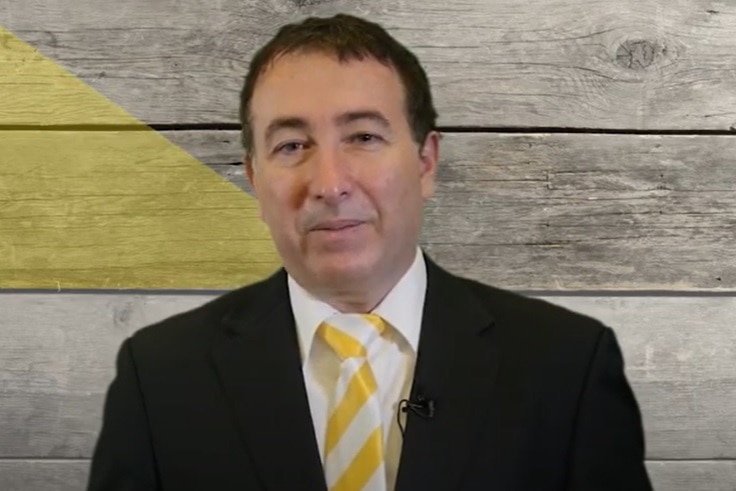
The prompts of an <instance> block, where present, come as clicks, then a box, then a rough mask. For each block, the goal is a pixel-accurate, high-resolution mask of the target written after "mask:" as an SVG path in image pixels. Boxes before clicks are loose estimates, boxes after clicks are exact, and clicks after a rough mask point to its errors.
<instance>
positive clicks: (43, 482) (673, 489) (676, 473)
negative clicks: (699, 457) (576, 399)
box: [0, 459, 736, 491]
mask: <svg viewBox="0 0 736 491" xmlns="http://www.w3.org/2000/svg"><path fill="white" fill-rule="evenodd" d="M646 466H647V470H648V471H649V476H650V478H651V480H652V484H653V486H654V489H655V490H656V491H734V489H736V488H734V483H736V461H733V460H724V461H697V462H688V461H666V462H662V461H647V462H646ZM88 475H89V461H88V460H1V459H0V489H2V490H3V491H79V490H81V489H84V488H85V486H86V485H87V476H88Z"/></svg>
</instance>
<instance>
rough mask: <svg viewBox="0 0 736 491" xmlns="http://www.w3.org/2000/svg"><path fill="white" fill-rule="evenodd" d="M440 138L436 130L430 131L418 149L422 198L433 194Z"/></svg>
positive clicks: (427, 197)
mask: <svg viewBox="0 0 736 491" xmlns="http://www.w3.org/2000/svg"><path fill="white" fill-rule="evenodd" d="M441 138H442V135H441V134H440V133H439V132H438V131H430V132H429V134H428V135H427V138H426V139H425V140H424V144H423V145H422V147H421V148H420V149H419V159H420V161H421V171H420V172H421V174H420V176H421V181H422V197H424V199H429V198H430V197H431V196H432V195H433V194H434V187H435V178H436V175H437V161H438V160H439V153H440V139H441Z"/></svg>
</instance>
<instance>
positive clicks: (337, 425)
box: [318, 314, 386, 491]
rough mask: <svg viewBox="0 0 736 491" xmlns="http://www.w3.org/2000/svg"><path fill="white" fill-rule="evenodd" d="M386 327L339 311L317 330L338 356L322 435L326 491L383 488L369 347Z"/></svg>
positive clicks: (380, 490)
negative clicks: (337, 373)
mask: <svg viewBox="0 0 736 491" xmlns="http://www.w3.org/2000/svg"><path fill="white" fill-rule="evenodd" d="M384 329H385V324H384V322H383V319H381V318H380V317H379V316H377V315H374V314H337V315H335V316H332V317H330V318H329V319H327V321H325V322H323V323H322V324H321V325H320V326H319V329H318V333H319V335H320V336H322V338H323V339H324V340H325V341H326V342H327V344H328V345H329V346H330V347H331V348H332V349H333V350H334V351H335V353H337V355H338V356H339V357H340V359H341V360H342V362H341V364H340V376H339V378H338V381H337V385H336V388H335V394H334V398H333V401H334V402H333V404H331V407H330V413H329V419H328V421H327V432H326V436H325V449H324V451H325V459H324V468H325V478H326V479H327V487H328V488H329V490H330V491H384V490H385V489H386V477H385V466H384V462H383V425H382V418H381V406H380V400H379V397H378V388H377V386H376V379H375V377H374V376H373V371H372V370H371V367H370V364H369V363H368V360H367V357H366V350H367V346H369V345H370V343H371V342H372V341H374V340H375V339H377V338H378V337H379V336H380V335H381V333H383V331H384Z"/></svg>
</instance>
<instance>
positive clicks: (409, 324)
mask: <svg viewBox="0 0 736 491" xmlns="http://www.w3.org/2000/svg"><path fill="white" fill-rule="evenodd" d="M288 286H289V299H290V301H291V308H292V310H293V312H294V320H295V322H296V329H297V334H298V337H299V346H300V349H301V354H302V360H305V361H306V359H307V355H308V354H309V352H310V350H311V347H312V340H313V338H314V334H315V332H316V331H317V328H318V327H319V325H320V324H321V323H322V322H323V321H324V320H325V319H327V318H328V317H330V316H331V315H333V314H336V313H337V310H335V309H334V308H333V307H332V306H330V305H329V304H327V303H325V302H322V301H321V300H318V299H317V298H315V297H314V296H313V295H312V294H310V293H309V292H308V291H306V290H305V289H304V288H303V287H302V286H301V285H299V284H298V283H297V282H296V280H294V278H292V277H291V275H288ZM426 291H427V266H426V264H425V261H424V255H423V254H422V251H421V249H420V248H419V247H417V253H416V256H415V258H414V262H413V263H412V264H411V266H410V267H409V269H408V270H407V271H406V273H404V276H402V277H401V279H400V280H399V281H398V282H397V283H396V285H394V287H393V288H392V289H391V291H389V293H388V295H386V297H384V299H383V300H382V301H381V303H379V304H378V306H376V308H375V309H373V311H372V313H374V314H377V315H380V316H381V317H382V318H383V319H385V320H386V321H387V322H388V323H389V324H391V326H393V327H394V328H395V329H396V330H397V331H398V332H399V333H401V335H402V336H403V337H404V339H405V340H406V341H407V343H409V346H411V348H412V350H413V351H414V353H415V354H416V352H417V346H418V344H419V331H420V330H421V325H422V312H423V309H424V297H425V294H426Z"/></svg>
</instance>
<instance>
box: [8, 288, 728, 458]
mask: <svg viewBox="0 0 736 491" xmlns="http://www.w3.org/2000/svg"><path fill="white" fill-rule="evenodd" d="M213 295H214V294H210V295H205V294H201V295H184V294H181V295H142V294H139V295H134V294H125V293H118V294H115V293H111V294H71V293H69V294H64V293H61V294H4V295H0V360H2V362H1V363H0V408H3V409H2V412H1V413H0V418H1V419H0V442H2V444H1V445H0V458H2V457H14V456H27V457H33V456H37V457H57V458H58V457H73V458H84V457H89V456H90V454H91V451H92V448H93V445H94V441H95V439H96V435H97V432H98V431H99V424H100V416H101V410H102V403H103V398H104V397H103V396H104V392H105V390H106V389H107V384H108V383H109V381H110V380H111V379H112V377H113V375H114V357H115V352H116V350H117V348H118V346H119V343H120V342H121V341H122V340H123V339H124V338H125V337H126V336H128V335H129V334H130V333H132V332H133V331H134V330H135V329H137V328H139V327H142V326H144V325H147V324H150V323H152V322H155V321H157V320H159V319H162V318H164V317H166V316H168V315H171V314H173V313H177V312H180V311H183V310H186V309H189V308H193V307H195V306H197V305H200V304H201V303H203V302H205V301H207V300H208V299H210V298H212V297H213ZM545 298H547V299H549V300H551V301H553V302H556V303H558V304H561V305H563V306H566V307H568V308H572V309H575V310H578V311H581V312H584V313H588V314H590V315H594V316H596V317H597V318H599V319H601V320H602V321H603V322H605V323H607V324H608V325H610V326H611V327H613V328H614V330H615V331H616V333H617V336H618V338H619V340H620V343H621V346H622V349H623V352H624V356H625V360H626V369H627V373H628V376H629V379H630V380H631V383H632V386H633V387H634V390H635V392H636V394H637V397H638V400H639V403H640V406H641V408H642V413H643V416H644V424H645V430H646V433H647V450H648V457H649V458H650V459H733V458H736V334H735V333H734V331H733V329H732V326H733V318H734V316H735V315H736V298H735V297H702V298H701V297H682V298H680V297H560V296H557V297H554V296H549V297H545Z"/></svg>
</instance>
